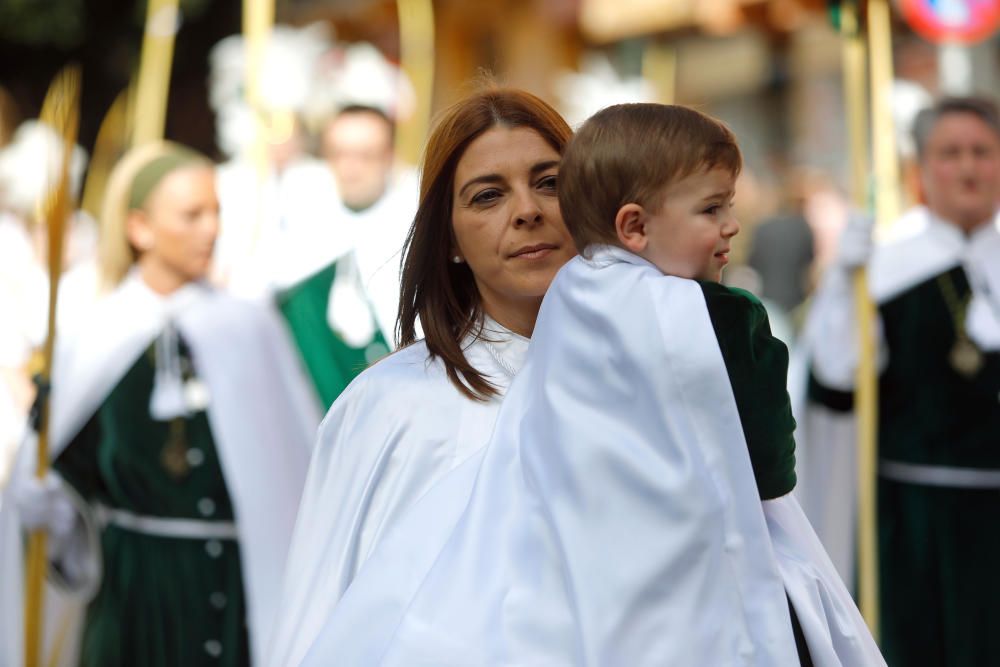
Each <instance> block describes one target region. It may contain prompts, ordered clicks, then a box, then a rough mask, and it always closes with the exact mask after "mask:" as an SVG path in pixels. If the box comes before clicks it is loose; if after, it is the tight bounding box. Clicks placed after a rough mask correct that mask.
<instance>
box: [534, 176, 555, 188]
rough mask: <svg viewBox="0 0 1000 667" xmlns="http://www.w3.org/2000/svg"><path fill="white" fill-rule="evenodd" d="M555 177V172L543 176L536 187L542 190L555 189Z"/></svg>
mask: <svg viewBox="0 0 1000 667" xmlns="http://www.w3.org/2000/svg"><path fill="white" fill-rule="evenodd" d="M556 182H557V178H556V176H555V174H553V175H552V176H545V177H544V178H542V180H540V181H538V187H539V188H541V189H543V190H553V191H554V190H555V189H556Z"/></svg>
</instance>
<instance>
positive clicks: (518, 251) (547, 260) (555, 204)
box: [451, 126, 576, 335]
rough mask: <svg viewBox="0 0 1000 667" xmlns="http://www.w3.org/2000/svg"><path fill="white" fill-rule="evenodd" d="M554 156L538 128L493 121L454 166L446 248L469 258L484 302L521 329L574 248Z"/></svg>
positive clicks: (465, 259)
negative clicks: (562, 206)
mask: <svg viewBox="0 0 1000 667" xmlns="http://www.w3.org/2000/svg"><path fill="white" fill-rule="evenodd" d="M559 160H560V155H559V153H558V152H556V150H555V149H554V148H552V146H550V145H549V144H548V142H546V141H545V140H544V139H543V138H542V136H541V135H540V134H538V133H537V132H536V131H534V130H532V129H529V128H524V127H516V128H507V127H501V126H497V127H494V128H493V129H491V130H488V131H487V132H485V133H484V134H482V135H480V136H479V137H477V138H476V139H475V140H474V141H473V142H472V143H471V144H469V147H468V148H467V149H466V151H465V154H464V155H462V157H461V159H460V160H459V161H458V165H457V168H456V169H455V182H454V194H453V196H452V197H453V198H452V217H451V221H452V229H453V231H454V247H453V248H452V252H451V255H452V257H459V258H460V259H461V261H463V262H467V263H468V265H469V268H470V269H471V270H472V274H473V276H474V278H475V281H476V287H477V288H478V289H479V294H480V297H481V299H482V305H483V308H484V310H485V311H486V312H487V313H488V314H489V315H490V316H491V317H493V318H494V319H496V320H497V321H498V322H500V323H501V324H503V325H505V326H507V327H508V328H511V329H513V330H515V331H518V333H522V334H526V335H530V333H531V330H532V329H533V328H534V320H535V317H536V316H537V314H538V308H539V306H540V305H541V301H542V297H543V296H545V291H546V290H547V289H548V287H549V283H551V282H552V278H553V277H555V274H556V272H557V271H558V270H559V268H560V267H561V266H562V265H563V264H565V263H566V262H567V261H569V260H570V259H571V258H572V257H573V256H574V255H575V254H576V248H575V247H574V245H573V241H572V239H571V238H570V235H569V232H568V231H567V230H566V226H565V225H564V224H563V220H562V215H561V214H560V212H559V200H558V197H557V195H556V177H557V175H558V173H559ZM525 329H526V331H525Z"/></svg>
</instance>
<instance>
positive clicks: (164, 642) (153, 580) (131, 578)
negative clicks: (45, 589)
mask: <svg viewBox="0 0 1000 667" xmlns="http://www.w3.org/2000/svg"><path fill="white" fill-rule="evenodd" d="M102 218H103V219H102V223H103V229H104V236H103V238H102V239H101V244H102V245H101V280H102V282H103V283H104V286H105V287H106V288H107V289H108V290H110V291H109V292H108V293H107V295H106V296H104V297H103V298H102V299H101V300H100V301H98V303H97V304H96V305H95V306H94V308H93V310H92V312H91V313H90V316H89V317H87V318H85V321H81V322H80V325H79V326H77V327H75V328H74V329H72V330H71V331H68V332H66V333H65V335H64V336H63V338H62V340H61V341H60V347H59V349H58V350H57V355H56V362H55V368H54V370H53V374H52V377H53V383H54V386H53V395H52V403H51V415H52V416H51V457H52V467H53V472H52V473H50V474H49V475H48V476H47V477H46V478H45V479H43V480H40V481H39V480H37V479H36V478H34V477H33V476H32V475H31V474H30V471H31V469H32V466H31V460H32V456H33V451H31V450H32V449H33V448H31V447H25V448H24V451H22V452H21V457H20V465H19V468H18V470H17V471H15V473H14V475H13V480H12V483H11V484H10V485H9V488H8V490H7V491H6V494H7V495H8V497H9V498H8V499H7V500H6V501H5V502H4V503H3V507H4V514H3V516H2V517H0V521H2V525H0V528H2V529H3V532H2V534H0V547H2V551H0V565H2V566H3V570H4V574H5V575H6V574H7V573H10V572H12V571H13V569H12V566H11V563H14V562H16V561H17V560H18V553H17V552H18V550H19V549H20V547H21V545H22V539H21V537H22V536H21V535H20V534H19V530H18V528H20V529H21V530H29V529H38V528H43V529H45V530H46V531H47V532H48V534H49V545H50V547H49V561H50V575H51V576H50V578H51V579H52V580H53V581H55V582H56V583H57V584H58V585H60V586H61V587H63V588H65V589H69V590H70V591H72V592H73V593H75V594H76V595H77V596H83V597H84V598H86V599H89V604H88V605H87V608H86V618H85V621H84V630H83V636H82V640H81V645H80V657H79V664H81V665H100V666H102V667H108V666H112V665H149V666H156V665H162V666H164V667H165V666H167V665H201V664H206V665H207V664H212V665H219V664H222V665H246V664H251V663H253V662H255V661H256V660H257V659H258V658H259V657H260V655H261V649H262V646H261V643H260V639H261V637H262V635H263V632H264V630H265V629H266V628H267V626H268V625H269V624H270V622H271V618H270V614H271V612H272V611H273V610H274V609H275V607H276V606H277V601H278V586H279V584H280V581H281V575H282V571H283V569H284V563H285V558H286V550H287V546H288V543H289V540H290V537H291V528H292V524H293V520H294V516H295V511H296V507H297V504H298V500H299V495H300V493H301V489H302V486H303V483H304V479H305V471H306V466H307V463H308V450H309V443H310V442H311V440H312V437H313V434H314V431H315V428H316V426H317V424H318V421H319V420H318V410H317V406H316V405H315V403H314V401H315V399H314V398H313V397H312V395H311V394H310V393H309V390H308V385H307V384H306V381H305V378H304V376H303V374H302V372H301V369H300V368H299V366H298V362H297V360H296V357H295V355H294V352H293V351H292V349H291V347H290V344H289V342H288V340H287V336H286V334H285V332H284V329H283V327H282V325H281V323H280V320H279V319H278V318H277V317H276V315H275V314H274V313H273V312H271V311H270V310H268V309H266V308H265V307H263V306H260V305H255V304H250V303H245V302H241V301H237V300H235V299H233V298H232V297H229V296H226V295H224V294H221V293H219V292H217V291H215V290H213V289H212V288H211V287H209V286H208V285H207V284H206V283H205V282H204V278H205V276H206V273H207V271H208V267H209V261H210V258H211V254H212V248H213V245H214V243H215V238H216V234H217V232H218V219H219V218H218V201H217V198H216V191H215V176H214V167H213V165H212V164H211V162H209V161H208V160H207V159H206V158H205V157H203V156H201V155H199V154H197V153H195V152H194V151H191V150H189V149H187V148H184V147H182V146H179V145H176V144H172V143H158V144H155V145H149V146H143V147H141V148H138V149H134V150H133V151H131V152H130V153H129V154H127V155H126V156H125V157H124V158H123V159H122V160H121V161H120V162H119V164H118V165H117V166H116V167H115V170H114V171H113V172H112V174H111V177H110V179H109V188H108V193H107V195H106V199H105V207H104V211H103V216H102ZM20 581H21V578H20V577H17V576H4V577H3V578H2V579H0V593H2V595H3V598H2V599H3V602H4V604H5V608H4V612H5V613H9V614H11V615H10V618H16V617H17V616H16V614H15V613H13V612H9V611H8V610H10V609H14V608H16V607H13V606H11V605H20V604H21V599H22V598H21V590H20ZM14 625H17V624H14V623H7V622H5V623H4V624H3V628H4V632H5V633H6V632H8V631H9V632H10V633H11V636H9V637H5V638H3V642H2V643H3V645H4V646H5V647H7V650H8V651H15V652H17V651H18V650H19V649H20V641H21V640H20V633H21V629H20V627H12V626H14ZM4 657H5V658H6V657H7V656H4ZM18 657H19V656H17V655H16V654H15V655H13V656H11V657H10V660H11V661H10V662H9V663H4V664H17V660H18Z"/></svg>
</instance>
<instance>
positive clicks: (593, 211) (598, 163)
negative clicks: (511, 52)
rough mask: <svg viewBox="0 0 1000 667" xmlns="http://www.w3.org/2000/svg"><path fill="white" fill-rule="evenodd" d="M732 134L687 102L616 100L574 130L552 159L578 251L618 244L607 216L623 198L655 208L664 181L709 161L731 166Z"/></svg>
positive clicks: (738, 159)
mask: <svg viewBox="0 0 1000 667" xmlns="http://www.w3.org/2000/svg"><path fill="white" fill-rule="evenodd" d="M742 166H743V158H742V156H741V154H740V149H739V146H738V145H737V144H736V137H735V136H733V133H732V132H731V131H730V130H729V128H728V127H726V126H725V125H723V124H722V123H721V122H720V121H717V120H715V119H714V118H711V117H709V116H706V115H705V114H703V113H701V112H700V111H695V110H694V109H690V108H688V107H683V106H676V105H667V104H649V103H644V104H617V105H615V106H610V107H608V108H606V109H603V110H601V111H598V112H597V113H596V114H594V115H593V116H591V117H590V118H589V119H588V120H587V121H586V122H585V123H584V124H583V125H582V126H581V127H580V129H579V130H577V132H576V134H575V135H574V136H573V139H572V141H570V144H569V147H568V148H567V149H566V152H565V154H564V155H563V159H562V163H561V165H560V167H559V207H560V209H561V210H562V216H563V220H565V222H566V227H567V228H568V229H569V232H570V234H571V235H572V236H573V241H574V243H575V244H576V248H577V250H578V251H579V252H580V253H581V254H583V253H584V251H585V249H586V248H587V246H589V245H591V244H608V245H618V236H617V233H616V232H615V216H616V215H617V214H618V210H619V209H620V208H621V207H622V206H624V205H625V204H629V203H636V204H639V205H640V206H642V207H643V208H646V209H649V210H657V209H659V207H660V206H661V204H662V195H663V192H664V191H665V190H666V188H667V186H669V185H671V184H672V183H675V182H677V181H679V180H681V179H683V178H686V177H688V176H690V175H691V174H694V173H696V172H698V171H701V170H706V171H707V170H710V169H714V168H716V167H721V168H724V169H728V170H730V171H732V172H733V174H734V175H735V174H738V173H739V171H740V169H741V168H742Z"/></svg>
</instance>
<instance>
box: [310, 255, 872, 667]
mask: <svg viewBox="0 0 1000 667" xmlns="http://www.w3.org/2000/svg"><path fill="white" fill-rule="evenodd" d="M775 502H778V503H779V504H777V505H775V506H773V507H771V508H769V510H768V512H767V514H768V517H767V519H765V511H764V510H763V509H762V505H761V502H760V500H759V496H758V493H757V488H756V484H755V481H754V477H753V472H752V469H751V466H750V458H749V454H748V452H747V445H746V442H745V440H744V437H743V431H742V426H741V423H740V419H739V414H738V412H737V408H736V403H735V399H734V397H733V393H732V389H731V387H730V384H729V377H728V374H727V371H726V367H725V365H724V362H723V359H722V354H721V351H720V350H719V346H718V343H717V342H716V338H715V334H714V331H713V328H712V324H711V321H710V319H709V315H708V311H707V308H706V305H705V299H704V296H703V294H702V291H701V288H700V287H699V286H698V285H697V284H696V283H694V282H692V281H687V280H681V279H677V278H671V277H665V276H663V275H662V274H661V273H660V272H659V271H658V270H656V269H655V268H654V267H653V266H652V265H650V264H648V263H647V262H645V261H644V260H642V259H640V258H638V257H635V256H634V255H631V254H629V253H626V252H624V251H620V250H617V249H610V248H603V249H599V250H597V252H596V253H595V255H594V258H593V260H590V261H588V260H584V259H581V258H577V259H575V260H573V261H571V262H570V263H569V264H567V266H566V267H565V268H564V269H563V270H562V271H561V272H560V273H559V275H558V276H557V277H556V279H555V281H554V282H553V284H552V287H551V288H550V290H549V292H548V294H547V295H546V298H545V302H544V304H543V306H542V310H541V312H540V314H539V318H538V322H537V325H536V327H535V331H534V335H533V339H532V344H531V349H530V351H529V354H528V359H527V361H526V362H525V366H524V368H523V369H522V370H521V372H520V373H519V374H518V377H517V378H516V380H515V381H514V383H513V384H512V385H511V388H510V390H509V391H508V393H507V396H506V398H505V400H504V403H503V405H502V406H501V409H500V414H499V416H498V418H497V423H496V427H495V431H494V435H493V438H492V440H491V441H490V444H489V445H488V446H487V447H486V448H485V449H484V450H482V451H481V452H480V453H479V454H477V455H476V456H474V457H472V458H470V459H469V460H468V461H466V462H465V463H464V464H463V465H461V466H459V467H458V468H456V469H455V470H454V471H453V472H452V473H450V474H449V475H447V476H446V477H444V478H443V479H442V481H441V482H439V483H438V484H437V485H435V486H434V487H433V488H431V489H430V490H429V491H428V493H427V494H426V495H425V496H424V497H423V498H422V499H421V501H420V502H419V503H417V505H415V506H414V508H413V509H412V510H411V512H410V513H409V514H408V515H407V516H405V517H404V518H403V519H402V520H400V521H399V522H398V523H397V525H396V526H395V527H394V528H393V529H392V530H390V531H389V532H388V533H387V534H386V536H385V537H384V538H383V540H382V542H381V544H380V545H379V546H378V547H377V548H376V549H375V551H374V553H373V555H372V556H371V558H370V559H369V560H368V562H367V563H366V564H365V565H364V566H363V567H362V568H361V570H360V572H359V574H358V577H357V578H356V579H355V580H354V582H353V584H352V585H351V586H350V587H349V588H348V590H347V592H346V594H345V595H344V597H343V599H342V601H341V602H340V604H339V605H338V606H337V607H335V608H334V610H333V612H332V614H331V615H330V617H329V618H328V620H327V622H326V625H325V626H324V628H323V630H322V632H321V633H320V635H319V636H318V638H317V640H316V641H315V642H314V644H313V646H312V648H311V649H310V652H309V654H308V655H307V657H306V659H305V661H304V662H303V663H302V664H304V665H310V666H311V665H366V666H367V665H456V666H458V665H463V666H469V665H547V666H548V665H760V666H765V665H766V666H769V667H770V666H774V665H794V664H797V656H796V649H795V643H794V639H793V636H792V630H791V621H790V616H789V613H788V602H787V599H786V588H787V589H788V595H789V597H790V598H791V599H792V600H793V601H795V602H796V609H797V612H798V613H799V616H800V619H802V621H803V629H804V631H805V632H806V635H807V638H808V640H809V643H810V648H811V651H813V655H814V656H816V658H817V664H818V665H838V664H844V665H852V666H854V665H868V664H874V665H881V664H884V663H883V662H882V660H881V657H880V656H879V655H878V651H877V649H876V648H875V647H874V643H873V642H872V641H871V638H870V636H869V635H868V633H867V630H865V629H864V626H863V623H862V622H861V619H860V617H859V615H858V614H857V611H856V609H854V607H853V603H852V602H851V601H850V598H849V596H848V595H847V593H846V591H844V590H843V586H842V584H841V583H840V581H839V580H838V579H837V578H836V575H835V574H833V575H832V579H831V578H830V576H831V575H830V573H832V566H830V565H829V562H828V561H826V560H824V558H825V556H823V558H820V559H819V562H818V563H817V562H814V561H813V558H814V557H817V554H816V553H815V551H816V549H815V547H816V544H815V538H814V537H813V536H812V533H811V530H810V529H809V526H808V523H806V522H805V520H804V518H802V515H801V512H800V511H798V507H797V504H795V503H794V500H793V499H791V498H787V497H786V498H785V499H780V500H779V501H775ZM769 523H771V524H772V525H773V526H775V527H776V528H778V529H780V531H781V532H780V534H779V536H778V537H777V538H775V540H774V543H772V536H771V534H770V532H769ZM818 555H819V556H822V550H821V549H820V550H819V554H818ZM799 604H803V605H805V607H806V608H805V609H799ZM814 644H815V647H816V649H815V650H813V649H812V647H813V645H814Z"/></svg>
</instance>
